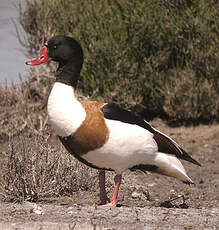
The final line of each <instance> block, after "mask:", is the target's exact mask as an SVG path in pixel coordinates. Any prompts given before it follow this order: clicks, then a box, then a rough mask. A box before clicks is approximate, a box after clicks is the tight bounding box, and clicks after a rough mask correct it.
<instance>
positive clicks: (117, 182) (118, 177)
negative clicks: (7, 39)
mask: <svg viewBox="0 0 219 230" xmlns="http://www.w3.org/2000/svg"><path fill="white" fill-rule="evenodd" d="M114 181H115V189H114V192H113V198H112V201H111V202H110V203H108V204H105V205H103V206H107V207H116V205H117V202H118V192H119V187H120V184H121V181H122V175H116V176H115V177H114Z"/></svg>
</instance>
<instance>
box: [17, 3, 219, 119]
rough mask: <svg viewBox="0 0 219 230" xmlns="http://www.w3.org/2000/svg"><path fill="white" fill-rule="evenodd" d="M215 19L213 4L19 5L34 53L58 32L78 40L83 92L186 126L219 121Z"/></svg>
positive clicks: (218, 14) (217, 10)
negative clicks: (184, 122)
mask: <svg viewBox="0 0 219 230" xmlns="http://www.w3.org/2000/svg"><path fill="white" fill-rule="evenodd" d="M218 21H219V4H218V2H217V1H213V0H210V1H204V0H201V1H200V0H194V1H190V0H187V1H181V0H179V1H167V0H159V1H153V0H147V1H142V0H141V1H140V0H139V1H131V0H117V1H109V0H103V1H99V0H84V1H79V0H74V1H72V0H60V1H54V0H39V1H36V0H34V1H31V0H27V7H26V8H25V9H21V8H20V22H21V24H22V26H23V28H24V30H25V31H26V32H27V34H28V36H27V37H26V44H25V45H26V47H27V51H28V53H29V54H33V53H36V52H38V50H39V49H40V47H41V46H42V43H43V42H44V41H45V40H46V39H48V38H50V37H51V36H52V35H54V34H64V35H69V36H73V37H74V38H76V39H77V40H78V41H79V42H80V43H81V45H82V47H83V50H84V52H85V63H84V67H83V71H82V80H83V84H80V85H79V88H80V89H81V90H82V91H83V93H84V94H87V95H89V96H91V97H92V98H95V99H96V98H98V99H99V100H106V101H113V102H116V103H119V104H121V105H123V106H124V107H126V108H128V109H131V110H134V111H136V112H137V113H139V114H141V115H142V116H143V117H145V118H147V119H148V118H153V117H155V116H165V117H166V118H169V119H171V120H172V119H173V120H175V121H178V120H180V121H187V122H188V121H194V120H198V119H199V120H200V121H201V120H202V119H204V120H206V121H210V120H212V119H215V118H217V119H219V112H218V102H219V80H218V79H219V78H218V76H219V68H218V55H219V36H218V34H219V28H218ZM208 99H210V100H208ZM203 105H205V106H203ZM206 109H207V111H208V112H207V113H206ZM182 111H183V112H182Z"/></svg>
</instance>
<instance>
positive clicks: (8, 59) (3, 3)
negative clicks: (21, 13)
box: [0, 0, 28, 82]
mask: <svg viewBox="0 0 219 230" xmlns="http://www.w3.org/2000/svg"><path fill="white" fill-rule="evenodd" d="M19 2H20V3H21V4H22V5H23V6H24V5H25V0H0V82H5V81H7V82H11V81H14V82H18V79H19V78H18V76H19V73H20V74H21V75H22V77H23V76H25V72H26V70H27V69H28V67H27V66H25V61H26V60H27V58H26V57H25V55H24V53H23V52H22V49H23V47H22V46H21V45H20V43H19V41H18V39H17V37H16V30H15V26H14V24H13V22H12V19H13V20H17V19H18V11H17V10H16V7H15V4H18V3H19Z"/></svg>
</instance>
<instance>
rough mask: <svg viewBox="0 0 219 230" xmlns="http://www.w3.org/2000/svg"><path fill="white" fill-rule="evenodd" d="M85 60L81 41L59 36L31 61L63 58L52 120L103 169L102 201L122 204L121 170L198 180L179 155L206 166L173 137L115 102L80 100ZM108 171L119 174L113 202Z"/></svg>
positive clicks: (84, 157)
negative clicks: (77, 92)
mask: <svg viewBox="0 0 219 230" xmlns="http://www.w3.org/2000/svg"><path fill="white" fill-rule="evenodd" d="M83 59H84V58H83V51H82V48H81V46H80V44H79V43H78V42H77V41H76V40H75V39H73V38H71V37H67V36H62V35H59V36H55V37H52V38H51V39H50V40H49V41H48V43H46V44H45V46H43V49H42V54H41V55H40V56H39V57H38V58H37V59H35V60H32V61H28V62H26V64H27V65H32V66H34V65H40V64H42V63H45V62H48V61H50V60H53V61H55V62H58V64H59V65H58V69H57V72H56V82H55V84H54V86H53V88H52V90H51V93H50V96H49V99H48V105H47V111H48V118H49V122H50V124H51V126H52V127H53V129H54V131H55V133H56V134H57V135H58V137H59V139H60V141H61V142H62V144H63V145H64V146H65V148H66V149H67V150H68V151H69V152H70V154H72V155H73V156H74V157H76V158H77V159H78V160H79V161H81V162H82V163H84V164H86V165H88V166H90V167H92V168H95V169H98V170H99V186H100V201H101V204H102V205H105V206H111V207H115V206H116V205H117V198H118V191H119V187H120V184H121V180H122V173H123V172H124V171H125V170H127V169H130V170H132V171H134V170H141V171H144V172H146V171H149V172H153V173H159V174H162V175H166V176H169V177H174V178H177V179H179V180H181V181H183V182H185V183H187V184H190V183H193V181H192V180H191V179H190V178H189V176H188V175H187V173H186V171H185V169H184V167H183V165H182V164H181V162H180V159H182V160H186V161H189V162H191V163H193V164H196V165H198V166H201V165H200V164H199V163H198V162H197V161H196V160H194V159H193V158H192V157H191V156H190V155H189V154H188V153H187V152H186V151H185V150H183V149H182V148H181V147H180V146H179V145H178V144H177V143H176V142H175V141H174V140H172V139H171V138H170V137H168V136H166V135H165V134H163V133H161V132H160V131H158V130H157V129H155V128H153V127H152V126H151V125H150V124H149V123H148V122H147V121H145V120H143V119H141V118H140V117H138V116H136V115H135V114H133V113H132V112H129V111H127V110H125V109H123V108H121V107H119V106H118V105H116V104H112V103H104V102H97V101H79V100H77V98H76V97H75V88H76V86H77V82H78V80H79V79H80V71H81V68H82V64H83ZM105 170H110V171H115V173H116V176H115V178H114V181H115V189H114V193H113V197H112V200H111V202H110V203H107V202H108V197H107V195H106V190H105Z"/></svg>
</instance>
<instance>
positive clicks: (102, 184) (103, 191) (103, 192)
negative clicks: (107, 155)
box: [99, 170, 109, 205]
mask: <svg viewBox="0 0 219 230" xmlns="http://www.w3.org/2000/svg"><path fill="white" fill-rule="evenodd" d="M99 186H100V201H101V203H100V204H101V205H103V204H106V203H107V202H108V201H109V198H108V197H107V195H106V188H105V171H104V170H99Z"/></svg>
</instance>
